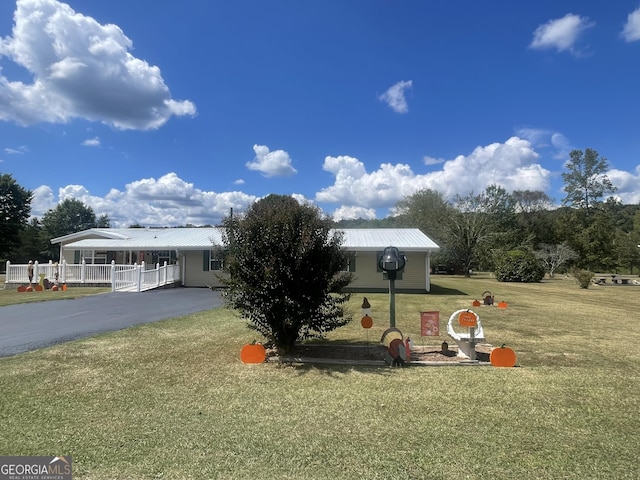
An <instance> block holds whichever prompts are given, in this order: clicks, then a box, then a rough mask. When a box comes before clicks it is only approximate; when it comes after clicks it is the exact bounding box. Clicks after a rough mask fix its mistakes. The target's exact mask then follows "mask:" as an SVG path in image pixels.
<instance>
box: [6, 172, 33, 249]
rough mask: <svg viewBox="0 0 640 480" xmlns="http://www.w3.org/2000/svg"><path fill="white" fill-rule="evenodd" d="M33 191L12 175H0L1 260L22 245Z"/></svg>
mask: <svg viewBox="0 0 640 480" xmlns="http://www.w3.org/2000/svg"><path fill="white" fill-rule="evenodd" d="M32 197H33V193H32V192H31V191H30V190H26V189H25V188H23V187H21V186H20V185H19V184H18V183H17V182H16V181H15V180H14V178H13V177H12V176H11V175H8V174H3V175H0V260H2V261H4V260H6V259H7V258H8V257H10V256H11V255H12V254H13V253H14V251H15V249H16V248H17V247H19V246H20V233H21V232H22V231H23V230H24V229H25V228H26V226H27V222H28V220H29V215H30V214H31V199H32Z"/></svg>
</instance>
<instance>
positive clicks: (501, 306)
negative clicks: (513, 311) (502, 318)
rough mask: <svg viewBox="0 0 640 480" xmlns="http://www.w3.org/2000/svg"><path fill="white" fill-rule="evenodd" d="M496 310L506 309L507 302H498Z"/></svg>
mask: <svg viewBox="0 0 640 480" xmlns="http://www.w3.org/2000/svg"><path fill="white" fill-rule="evenodd" d="M498 308H502V309H505V308H507V302H505V301H504V300H502V301H500V302H498Z"/></svg>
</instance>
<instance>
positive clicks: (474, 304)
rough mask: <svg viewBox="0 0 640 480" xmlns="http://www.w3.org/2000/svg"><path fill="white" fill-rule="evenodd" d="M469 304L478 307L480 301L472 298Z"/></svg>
mask: <svg viewBox="0 0 640 480" xmlns="http://www.w3.org/2000/svg"><path fill="white" fill-rule="evenodd" d="M471 305H473V306H474V307H479V306H480V302H479V301H478V300H474V301H473V302H472V303H471Z"/></svg>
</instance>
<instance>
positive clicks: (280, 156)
mask: <svg viewBox="0 0 640 480" xmlns="http://www.w3.org/2000/svg"><path fill="white" fill-rule="evenodd" d="M253 151H254V152H255V154H256V156H255V158H254V159H253V160H252V161H251V162H247V163H246V166H247V168H248V169H249V170H256V171H258V172H260V173H262V174H263V175H264V176H265V177H289V176H291V175H294V174H295V173H296V172H297V170H296V169H295V168H293V166H292V165H291V157H289V154H288V153H287V152H285V151H284V150H274V151H273V152H270V151H269V148H268V147H266V146H264V145H254V146H253Z"/></svg>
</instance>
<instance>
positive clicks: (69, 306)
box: [0, 288, 222, 357]
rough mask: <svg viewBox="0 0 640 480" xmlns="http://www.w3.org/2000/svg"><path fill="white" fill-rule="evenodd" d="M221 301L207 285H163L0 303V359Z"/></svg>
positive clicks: (207, 306) (185, 313) (220, 303)
mask: <svg viewBox="0 0 640 480" xmlns="http://www.w3.org/2000/svg"><path fill="white" fill-rule="evenodd" d="M221 305H222V299H221V297H220V293H218V292H214V291H211V290H210V289H208V288H167V289H161V290H149V291H147V292H141V293H123V292H119V293H105V294H102V295H93V296H90V297H82V298H77V299H73V300H54V301H50V302H35V303H25V304H21V305H9V306H6V307H0V357H6V356H10V355H15V354H17V353H22V352H28V351H31V350H36V349H38V348H42V347H47V346H50V345H55V344H57V343H62V342H68V341H70V340H76V339H78V338H84V337H89V336H91V335H95V334H98V333H103V332H110V331H114V330H121V329H123V328H127V327H130V326H132V325H138V324H141V323H150V322H156V321H158V320H165V319H168V318H173V317H179V316H182V315H188V314H190V313H195V312H201V311H203V310H210V309H212V308H216V307H219V306H221Z"/></svg>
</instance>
